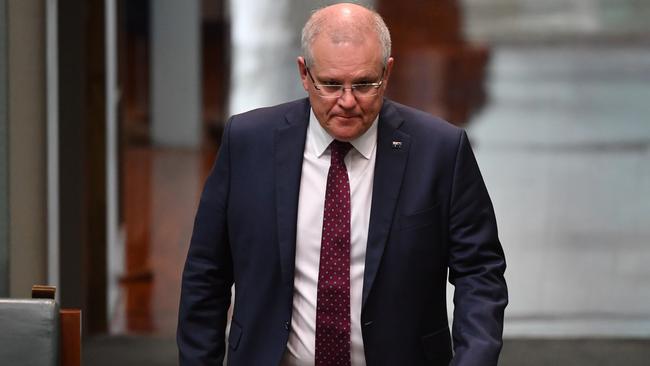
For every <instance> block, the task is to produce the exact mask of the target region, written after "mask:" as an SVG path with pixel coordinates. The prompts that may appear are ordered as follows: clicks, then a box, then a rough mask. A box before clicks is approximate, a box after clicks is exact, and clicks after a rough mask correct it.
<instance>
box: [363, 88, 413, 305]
mask: <svg viewBox="0 0 650 366" xmlns="http://www.w3.org/2000/svg"><path fill="white" fill-rule="evenodd" d="M402 122H403V119H402V118H401V117H400V116H399V114H398V113H397V110H396V109H395V107H394V106H393V105H392V104H391V103H390V102H389V101H385V102H384V105H383V107H382V110H381V113H380V115H379V126H378V131H377V132H378V133H377V157H376V162H375V177H374V182H373V192H372V206H371V212H370V227H369V229H368V245H367V248H366V264H365V270H364V276H363V302H362V308H363V306H365V304H366V300H367V299H368V295H369V293H370V290H371V289H372V285H373V283H374V281H375V277H376V276H377V270H378V269H379V265H380V263H381V257H382V254H383V252H384V247H385V246H386V242H387V240H388V235H389V233H390V230H391V224H392V222H393V216H394V212H395V206H396V204H397V199H398V196H399V192H400V187H401V185H402V177H403V174H404V169H405V167H406V161H407V158H408V152H409V141H410V136H409V135H407V134H406V133H404V132H401V131H399V130H398V128H399V127H400V125H401V124H402Z"/></svg>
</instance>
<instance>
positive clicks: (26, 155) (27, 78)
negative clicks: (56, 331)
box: [7, 0, 47, 297]
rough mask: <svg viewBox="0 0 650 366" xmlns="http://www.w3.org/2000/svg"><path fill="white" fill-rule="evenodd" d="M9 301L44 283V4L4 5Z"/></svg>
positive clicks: (29, 0)
mask: <svg viewBox="0 0 650 366" xmlns="http://www.w3.org/2000/svg"><path fill="white" fill-rule="evenodd" d="M7 15H8V22H7V25H8V30H7V33H8V51H9V52H8V65H9V72H8V79H9V83H8V104H9V217H10V221H9V225H10V226H9V295H10V297H29V296H30V292H31V291H30V290H31V286H32V285H33V284H36V283H44V282H45V281H46V273H47V272H46V270H47V269H46V263H47V247H46V242H47V240H46V154H45V151H46V140H45V133H46V123H45V121H46V113H45V107H46V103H45V87H46V85H45V1H42V0H8V1H7Z"/></svg>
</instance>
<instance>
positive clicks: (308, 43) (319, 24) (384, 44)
mask: <svg viewBox="0 0 650 366" xmlns="http://www.w3.org/2000/svg"><path fill="white" fill-rule="evenodd" d="M321 36H322V37H328V38H329V41H330V42H332V43H335V44H339V43H353V44H362V43H365V42H379V44H380V48H381V52H382V55H381V58H382V60H383V63H384V66H385V65H386V62H387V61H388V58H389V57H390V52H391V41H390V33H389V31H388V28H387V27H386V23H384V20H383V19H382V18H381V16H380V15H379V14H377V13H376V12H375V11H372V10H370V9H368V8H366V7H363V6H361V5H356V4H350V3H340V4H335V5H331V6H327V7H324V8H321V9H318V10H316V11H314V13H313V14H312V15H311V17H310V18H309V20H307V23H306V24H305V26H304V27H303V29H302V40H301V44H302V53H303V56H304V58H305V61H306V63H307V64H308V65H311V64H313V63H314V59H313V53H312V49H311V47H312V44H313V43H314V40H316V39H317V38H318V37H321Z"/></svg>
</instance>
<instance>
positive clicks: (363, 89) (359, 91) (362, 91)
mask: <svg viewBox="0 0 650 366" xmlns="http://www.w3.org/2000/svg"><path fill="white" fill-rule="evenodd" d="M377 89H378V88H377V86H376V85H375V84H357V85H355V86H354V89H353V90H354V94H355V95H357V96H359V97H371V96H373V95H377Z"/></svg>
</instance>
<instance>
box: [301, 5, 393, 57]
mask: <svg viewBox="0 0 650 366" xmlns="http://www.w3.org/2000/svg"><path fill="white" fill-rule="evenodd" d="M363 7H364V8H366V9H367V10H368V11H370V16H371V19H370V21H369V22H361V23H360V24H355V25H353V26H354V30H355V31H356V32H357V33H358V34H361V31H363V30H367V29H368V26H370V28H371V29H372V30H374V31H375V33H376V34H377V37H378V38H379V43H380V45H381V51H382V62H383V64H384V66H386V64H387V63H388V58H389V57H390V53H391V40H390V31H389V30H388V27H387V26H386V23H385V22H384V19H383V18H382V17H381V15H379V13H377V12H376V11H374V10H372V9H370V8H368V7H365V6H363ZM323 9H325V8H320V9H316V10H314V11H313V12H312V15H311V17H309V19H308V20H307V23H305V26H304V27H303V28H302V37H301V40H300V45H301V49H302V54H303V57H304V58H305V62H306V63H307V65H311V64H313V62H314V55H313V54H312V50H311V44H312V43H313V42H314V40H315V39H316V37H317V36H318V35H319V34H321V33H322V32H323V31H324V29H323V28H324V25H325V22H326V20H327V18H326V17H325V16H323V15H322V14H320V12H321V10H323ZM368 23H370V24H368ZM328 31H330V32H331V29H328ZM348 33H349V32H348ZM329 35H330V36H331V37H332V39H333V40H334V42H342V41H344V40H349V38H350V35H349V34H345V31H341V32H337V31H334V32H333V33H331V34H329Z"/></svg>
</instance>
